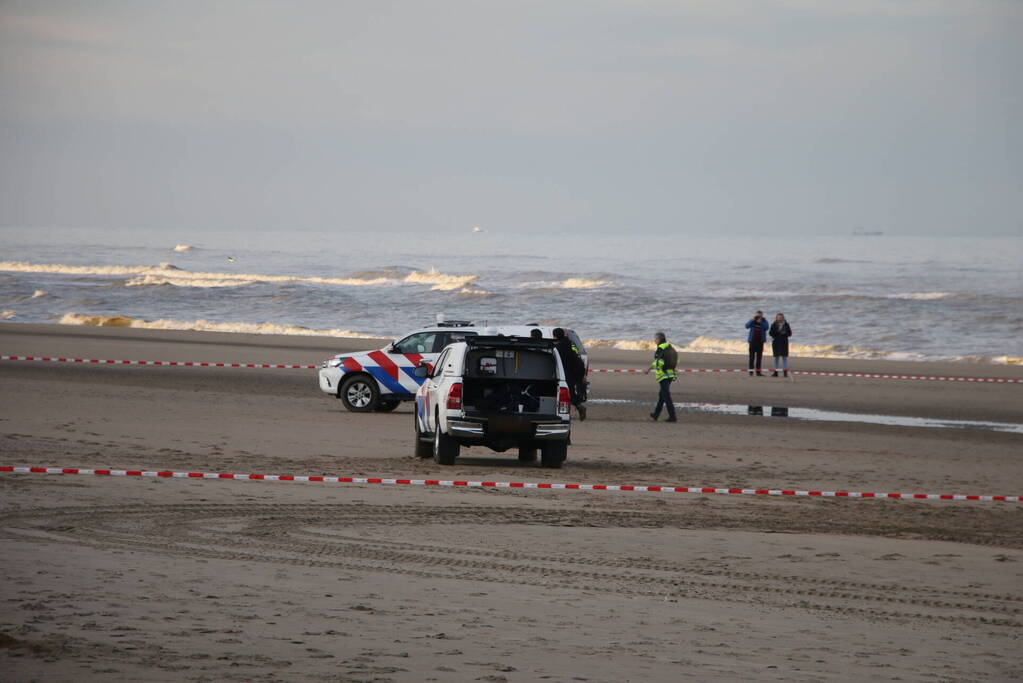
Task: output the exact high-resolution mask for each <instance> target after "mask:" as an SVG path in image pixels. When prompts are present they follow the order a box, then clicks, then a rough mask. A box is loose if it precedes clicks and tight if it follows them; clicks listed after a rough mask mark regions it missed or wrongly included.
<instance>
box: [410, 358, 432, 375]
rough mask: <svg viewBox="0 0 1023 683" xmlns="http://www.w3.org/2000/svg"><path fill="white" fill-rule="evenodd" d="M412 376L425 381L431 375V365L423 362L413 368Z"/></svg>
mask: <svg viewBox="0 0 1023 683" xmlns="http://www.w3.org/2000/svg"><path fill="white" fill-rule="evenodd" d="M412 374H413V375H415V376H416V377H418V378H419V379H426V378H427V377H429V376H430V375H432V374H433V365H431V364H430V363H427V362H425V361H424V362H423V363H422V364H421V365H419V366H418V367H416V368H413V370H412Z"/></svg>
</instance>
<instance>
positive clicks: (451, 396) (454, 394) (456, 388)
mask: <svg viewBox="0 0 1023 683" xmlns="http://www.w3.org/2000/svg"><path fill="white" fill-rule="evenodd" d="M461 407H462V383H461V382H456V383H455V384H452V385H451V390H450V391H449V392H448V410H459V409H461Z"/></svg>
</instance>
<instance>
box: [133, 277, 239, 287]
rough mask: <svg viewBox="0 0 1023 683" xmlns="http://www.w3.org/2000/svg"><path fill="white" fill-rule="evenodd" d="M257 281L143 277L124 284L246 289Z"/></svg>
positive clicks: (134, 285) (134, 278)
mask: <svg viewBox="0 0 1023 683" xmlns="http://www.w3.org/2000/svg"><path fill="white" fill-rule="evenodd" d="M255 282H256V281H255V280H233V279H225V278H199V277H173V276H172V277H168V276H164V275H141V276H139V277H133V278H132V279H130V280H128V281H127V282H125V283H124V286H125V287H160V286H163V285H171V286H174V287H244V286H245V285H251V284H255Z"/></svg>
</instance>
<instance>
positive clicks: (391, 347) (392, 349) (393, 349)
mask: <svg viewBox="0 0 1023 683" xmlns="http://www.w3.org/2000/svg"><path fill="white" fill-rule="evenodd" d="M384 352H385V353H398V348H397V347H396V346H395V345H394V342H391V343H390V344H388V345H387V348H386V349H384Z"/></svg>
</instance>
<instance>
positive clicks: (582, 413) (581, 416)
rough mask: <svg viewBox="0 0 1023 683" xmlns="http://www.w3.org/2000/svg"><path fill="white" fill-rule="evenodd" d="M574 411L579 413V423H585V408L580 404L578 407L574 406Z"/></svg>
mask: <svg viewBox="0 0 1023 683" xmlns="http://www.w3.org/2000/svg"><path fill="white" fill-rule="evenodd" d="M576 410H578V411H579V421H580V422H583V421H585V420H586V406H584V405H583V404H582V403H580V404H579V405H577V406H576Z"/></svg>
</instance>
